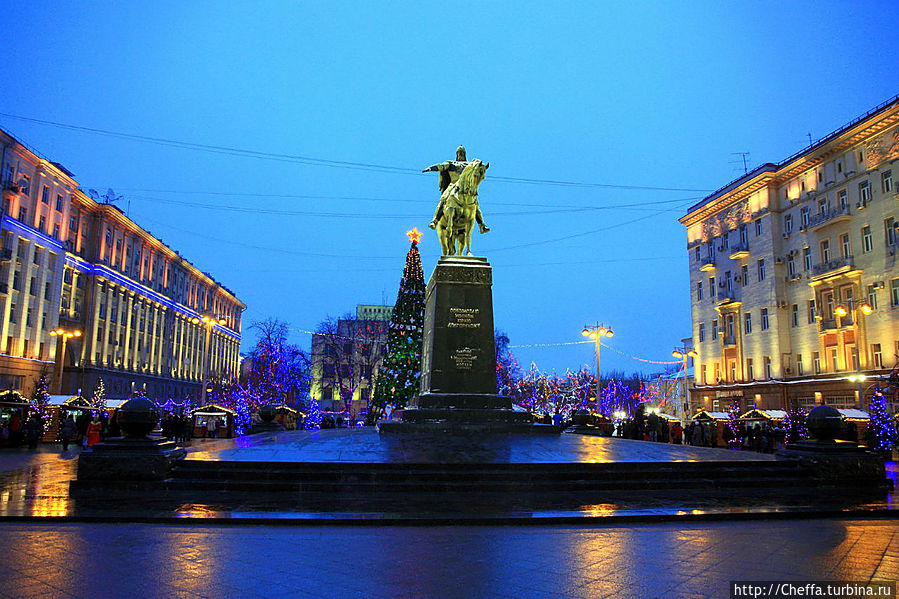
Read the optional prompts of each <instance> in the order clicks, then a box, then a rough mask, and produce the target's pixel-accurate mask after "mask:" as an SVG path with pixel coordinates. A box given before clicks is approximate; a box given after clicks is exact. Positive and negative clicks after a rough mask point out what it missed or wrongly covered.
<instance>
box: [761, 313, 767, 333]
mask: <svg viewBox="0 0 899 599" xmlns="http://www.w3.org/2000/svg"><path fill="white" fill-rule="evenodd" d="M762 330H763V331H767V330H768V308H762Z"/></svg>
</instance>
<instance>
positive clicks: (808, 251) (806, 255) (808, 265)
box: [802, 248, 812, 271]
mask: <svg viewBox="0 0 899 599" xmlns="http://www.w3.org/2000/svg"><path fill="white" fill-rule="evenodd" d="M802 264H803V266H805V270H807V271H808V270H811V269H812V248H802Z"/></svg>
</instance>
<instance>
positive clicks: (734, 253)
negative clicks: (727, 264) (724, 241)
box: [729, 243, 749, 260]
mask: <svg viewBox="0 0 899 599" xmlns="http://www.w3.org/2000/svg"><path fill="white" fill-rule="evenodd" d="M729 257H730V258H732V259H734V260H742V259H743V258H748V257H749V244H748V243H740V244H738V245H735V246H734V247H732V248H731V250H730V256H729Z"/></svg>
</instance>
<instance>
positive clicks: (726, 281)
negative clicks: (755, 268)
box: [724, 271, 734, 293]
mask: <svg viewBox="0 0 899 599" xmlns="http://www.w3.org/2000/svg"><path fill="white" fill-rule="evenodd" d="M724 288H725V289H727V292H728V293H730V292H731V291H733V290H734V282H733V280H732V279H731V276H730V271H727V272H726V273H724Z"/></svg>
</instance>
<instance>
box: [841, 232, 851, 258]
mask: <svg viewBox="0 0 899 599" xmlns="http://www.w3.org/2000/svg"><path fill="white" fill-rule="evenodd" d="M840 251H841V252H842V255H843V258H849V257H850V256H852V244H851V243H850V241H849V233H843V234H842V235H840Z"/></svg>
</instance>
